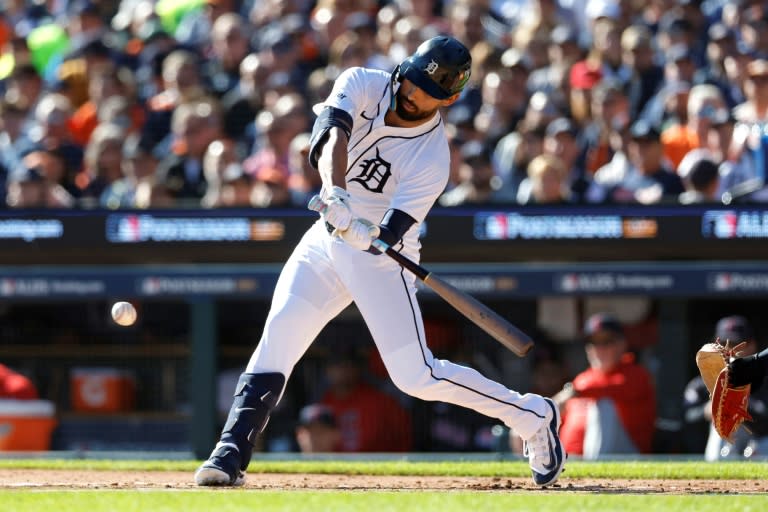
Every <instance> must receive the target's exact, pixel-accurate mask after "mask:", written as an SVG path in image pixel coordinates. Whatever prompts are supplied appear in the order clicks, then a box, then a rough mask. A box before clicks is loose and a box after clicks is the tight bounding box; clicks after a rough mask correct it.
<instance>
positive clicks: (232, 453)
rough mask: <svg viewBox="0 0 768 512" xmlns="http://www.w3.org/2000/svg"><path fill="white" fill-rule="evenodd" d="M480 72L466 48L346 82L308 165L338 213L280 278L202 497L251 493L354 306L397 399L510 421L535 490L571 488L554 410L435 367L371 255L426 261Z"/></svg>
mask: <svg viewBox="0 0 768 512" xmlns="http://www.w3.org/2000/svg"><path fill="white" fill-rule="evenodd" d="M470 65H471V58H470V55H469V52H468V51H467V48H466V47H465V46H464V45H462V44H461V43H460V42H458V41H457V40H456V39H453V38H451V37H444V36H439V37H435V38H432V39H429V40H428V41H426V42H424V43H422V44H421V45H420V46H419V47H418V49H417V50H416V52H415V53H414V54H413V55H411V56H410V57H408V58H407V59H405V61H403V63H402V64H400V65H399V66H397V67H396V68H395V70H394V72H393V73H391V74H390V73H385V72H382V71H379V70H372V69H363V68H359V67H355V68H350V69H348V70H346V71H344V72H343V73H342V74H341V75H340V76H339V78H338V79H337V81H336V83H335V84H334V87H333V90H332V91H331V94H330V96H329V97H328V99H327V100H326V101H325V102H324V103H322V104H320V105H317V106H316V107H315V113H316V114H317V120H316V121H315V124H314V127H313V130H312V136H311V140H310V153H309V159H310V162H311V163H312V165H313V166H315V167H316V168H317V169H318V170H319V172H320V174H321V176H322V179H323V193H322V199H323V201H324V202H325V204H326V205H327V208H325V209H324V211H323V213H322V216H321V218H320V219H319V220H318V222H316V223H315V224H314V225H313V226H312V227H311V228H310V229H309V230H308V231H307V233H306V234H305V235H304V237H303V238H302V240H301V241H300V242H299V244H298V245H297V247H296V248H295V249H294V251H293V254H292V255H291V256H290V258H289V259H288V261H287V262H286V264H285V267H284V268H283V270H282V272H281V274H280V277H279V279H278V282H277V285H276V288H275V292H274V296H273V299H272V306H271V309H270V312H269V314H268V316H267V321H266V325H265V326H264V332H263V335H262V337H261V340H260V342H259V344H258V346H257V347H256V350H255V351H254V353H253V356H252V357H251V359H250V361H249V362H248V365H247V367H246V370H245V372H244V373H243V374H242V375H241V376H240V379H239V382H238V384H237V388H236V390H235V395H234V401H233V404H232V408H231V410H230V413H229V417H228V418H227V422H226V424H225V426H224V429H223V431H222V434H221V440H220V441H219V443H217V445H216V447H215V448H214V450H213V453H212V454H211V456H210V458H209V459H208V460H207V461H206V462H204V463H203V464H202V466H200V468H199V469H198V470H197V472H196V473H195V481H196V482H197V484H198V485H241V484H242V483H243V481H244V477H245V470H246V468H247V467H248V464H249V462H250V459H251V453H252V451H253V445H254V442H255V438H256V436H257V435H258V434H259V433H261V432H262V430H263V429H264V427H265V426H266V424H267V420H268V419H269V414H270V411H271V410H272V409H273V408H274V407H275V405H276V404H277V402H278V401H279V400H280V397H281V395H282V393H283V390H284V387H285V383H286V380H287V379H288V377H289V376H290V374H291V372H292V371H293V368H294V366H295V365H296V363H297V362H298V361H299V359H300V358H301V357H302V355H303V354H304V352H305V351H306V350H307V348H308V347H309V345H310V344H311V343H312V341H313V340H314V339H315V337H316V336H317V335H318V334H319V333H320V331H321V330H322V328H323V327H324V326H325V325H326V324H327V323H328V322H329V321H330V320H331V319H333V318H334V317H335V316H336V315H338V314H339V313H340V312H341V311H342V310H344V309H345V308H346V307H347V306H348V305H349V304H350V303H351V302H352V301H354V302H355V304H356V305H357V308H358V309H359V311H360V313H361V314H362V316H363V319H364V320H365V322H366V324H367V325H368V328H369V330H370V332H371V335H372V337H373V339H374V341H375V343H376V346H377V348H378V350H379V353H380V355H381V358H382V360H383V361H384V364H385V365H386V368H387V371H388V372H389V375H390V377H391V378H392V381H393V382H394V384H395V385H396V386H397V387H398V388H400V389H401V390H403V391H404V392H406V393H408V394H410V395H413V396H415V397H418V398H421V399H423V400H439V401H443V402H449V403H453V404H457V405H461V406H464V407H468V408H470V409H474V410H475V411H478V412H480V413H482V414H485V415H487V416H490V417H493V418H498V419H500V420H501V421H503V422H504V423H505V424H506V425H507V426H509V427H511V428H513V429H514V430H515V432H517V433H518V434H519V435H520V436H521V437H522V438H523V440H524V441H525V445H526V453H527V455H528V458H529V463H530V466H531V470H532V475H533V481H534V482H535V483H536V484H538V485H542V486H544V485H549V484H552V483H554V482H555V481H556V480H557V479H558V477H559V476H560V473H561V472H562V470H563V464H564V461H565V452H564V450H563V447H562V445H561V443H560V439H559V435H558V430H559V427H560V413H559V410H558V408H557V406H556V405H555V404H554V402H553V401H552V400H550V399H548V398H543V397H541V396H539V395H534V394H526V395H521V394H519V393H517V392H515V391H511V390H509V389H507V388H506V387H504V386H502V385H501V384H498V383H496V382H493V381H491V380H489V379H487V378H485V377H483V376H482V375H481V374H480V373H478V372H477V371H475V370H473V369H471V368H467V367H464V366H460V365H457V364H454V363H452V362H450V361H445V360H440V359H436V358H435V357H434V356H433V355H432V352H430V350H429V348H428V347H427V345H426V343H425V339H424V326H423V324H422V319H421V312H420V310H419V305H418V303H417V301H416V285H415V283H414V281H415V277H414V276H413V275H412V274H410V273H409V272H407V271H405V270H403V269H402V268H401V267H400V266H399V265H398V264H397V263H396V262H395V261H393V260H392V259H391V258H388V257H385V256H381V255H379V254H378V253H377V251H376V250H375V249H373V248H372V247H371V241H372V240H373V239H375V238H381V239H382V240H384V241H385V242H387V243H388V244H389V245H390V246H392V247H394V248H395V249H397V250H398V251H400V252H402V253H403V254H404V255H406V256H408V257H409V258H411V259H412V260H414V261H418V256H419V249H420V244H419V240H418V233H419V226H420V225H421V223H422V221H423V220H424V218H425V217H426V215H427V212H428V211H429V210H430V208H431V207H432V205H433V204H434V202H435V200H436V199H437V197H438V196H439V195H440V193H441V192H442V191H443V189H444V188H445V186H446V183H447V180H448V169H449V150H448V142H447V139H446V135H445V131H444V125H443V120H442V118H441V116H440V113H439V111H438V110H439V109H440V108H441V107H446V106H449V105H451V104H453V103H454V102H455V101H456V100H457V99H458V97H459V93H460V92H461V90H462V89H463V87H464V85H465V84H466V83H467V81H468V79H469V74H470ZM371 220H372V221H374V222H376V223H377V224H376V223H374V222H370V221H371Z"/></svg>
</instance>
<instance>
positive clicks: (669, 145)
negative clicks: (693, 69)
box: [661, 84, 726, 169]
mask: <svg viewBox="0 0 768 512" xmlns="http://www.w3.org/2000/svg"><path fill="white" fill-rule="evenodd" d="M686 109H687V116H686V121H685V123H683V122H676V123H672V124H670V125H669V126H668V127H667V128H666V129H664V131H662V132H661V144H662V146H663V147H664V157H665V158H666V159H667V161H669V163H670V164H671V165H672V167H673V168H675V169H676V168H677V166H678V165H680V162H681V161H682V159H683V157H684V156H685V155H686V153H688V152H689V151H691V150H693V149H698V148H701V147H706V144H707V141H708V137H709V130H710V128H711V126H712V120H713V119H715V118H716V117H717V116H719V115H721V114H720V113H721V112H724V111H725V109H726V105H725V100H724V99H723V95H722V93H721V92H720V89H718V88H717V87H716V86H714V85H711V84H700V85H694V86H693V87H692V88H691V90H690V92H689V93H688V103H687V106H686Z"/></svg>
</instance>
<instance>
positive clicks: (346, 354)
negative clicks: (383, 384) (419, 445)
mask: <svg viewBox="0 0 768 512" xmlns="http://www.w3.org/2000/svg"><path fill="white" fill-rule="evenodd" d="M362 368H363V361H362V360H361V358H360V356H359V355H358V354H357V353H356V352H355V351H354V349H353V348H352V347H336V348H335V350H334V351H333V352H332V353H331V354H329V359H328V361H327V363H326V367H325V377H326V380H327V385H328V387H327V390H326V391H325V393H324V394H323V396H322V398H321V400H320V403H322V404H323V405H325V406H327V407H328V408H330V409H331V410H332V411H333V413H334V415H335V416H336V421H337V422H338V424H339V428H340V430H341V442H340V446H339V451H341V452H405V451H408V450H410V449H411V427H410V425H411V423H410V421H411V420H410V415H409V413H408V411H406V410H405V409H404V408H403V407H401V406H400V404H398V403H397V401H396V400H395V399H394V398H392V397H391V396H389V395H387V394H386V393H384V392H382V391H379V390H378V389H376V388H375V387H374V386H373V385H371V384H369V383H367V382H366V381H364V380H363V378H362V375H361V372H362Z"/></svg>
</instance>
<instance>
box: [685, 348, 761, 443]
mask: <svg viewBox="0 0 768 512" xmlns="http://www.w3.org/2000/svg"><path fill="white" fill-rule="evenodd" d="M743 346H744V343H740V344H738V345H736V346H733V347H732V346H731V345H730V343H729V342H726V343H725V345H723V344H722V343H720V340H719V339H717V340H715V342H714V343H706V344H705V345H704V346H702V347H701V348H700V349H699V351H698V352H697V353H696V365H697V366H698V367H699V372H700V373H701V378H702V379H703V380H704V384H705V385H706V386H707V390H708V391H709V396H710V397H711V398H712V424H713V425H714V426H715V430H717V433H718V434H719V435H720V437H722V438H723V439H725V440H726V441H730V440H731V436H732V435H733V434H734V432H736V430H737V429H738V428H739V426H740V425H741V424H742V423H743V422H744V421H745V420H751V419H752V417H751V416H750V415H749V412H747V403H748V401H749V392H750V387H751V386H750V385H749V384H747V385H746V386H740V387H733V386H731V385H730V368H729V367H728V364H729V363H730V362H731V359H732V358H733V357H736V356H738V355H739V353H740V352H741V349H742V348H743Z"/></svg>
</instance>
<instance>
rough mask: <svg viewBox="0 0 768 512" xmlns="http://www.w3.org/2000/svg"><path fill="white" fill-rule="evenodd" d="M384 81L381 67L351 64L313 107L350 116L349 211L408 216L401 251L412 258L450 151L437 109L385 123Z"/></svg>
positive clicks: (376, 217) (386, 86) (444, 179)
mask: <svg viewBox="0 0 768 512" xmlns="http://www.w3.org/2000/svg"><path fill="white" fill-rule="evenodd" d="M389 81H390V74H389V73H385V72H384V71H379V70H369V69H364V68H350V69H348V70H346V71H345V72H344V73H342V74H341V75H340V76H339V78H338V79H337V80H336V83H335V85H334V87H333V91H332V92H331V94H330V96H329V97H328V99H327V100H326V101H325V102H324V103H322V104H320V105H318V106H316V107H315V109H316V110H317V109H318V108H322V107H325V106H331V107H336V108H339V109H341V110H344V111H346V112H347V113H349V114H350V115H351V116H352V120H353V126H352V132H351V134H350V138H349V160H348V168H347V175H346V176H347V179H346V181H347V191H348V192H349V194H350V196H351V202H350V204H351V207H352V211H353V212H354V214H355V215H356V216H358V217H362V218H365V219H368V220H370V221H372V222H374V223H378V222H379V221H381V219H382V217H383V216H384V213H386V211H387V210H389V209H390V208H396V209H398V210H401V211H403V212H405V213H407V214H408V215H410V216H411V217H413V218H414V219H415V220H416V224H414V225H413V226H412V227H411V229H410V230H409V231H408V232H407V233H406V234H405V236H404V237H403V245H404V249H403V253H405V254H408V255H409V256H411V257H416V256H417V255H418V250H419V247H420V246H419V239H418V235H419V226H420V224H421V223H422V221H423V220H424V218H425V217H426V216H427V213H428V212H429V210H430V209H431V208H432V205H433V204H434V203H435V201H436V200H437V198H438V197H439V196H440V194H441V193H442V192H443V190H444V189H445V186H446V184H447V183H448V169H449V158H450V153H449V151H448V141H447V138H446V135H445V130H444V125H443V121H442V119H441V117H440V114H439V113H436V114H435V116H434V117H433V118H432V119H430V120H429V121H428V122H426V123H424V124H422V125H419V126H417V127H415V128H396V127H392V126H387V125H385V124H384V115H385V114H386V113H387V109H388V108H389V104H390V92H389Z"/></svg>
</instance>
